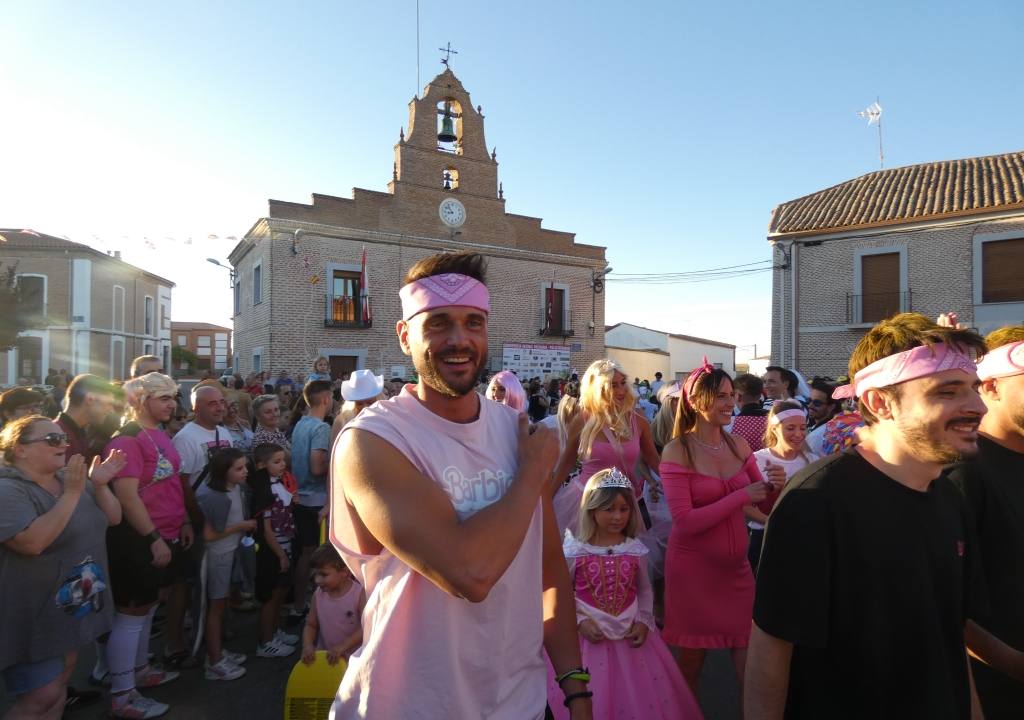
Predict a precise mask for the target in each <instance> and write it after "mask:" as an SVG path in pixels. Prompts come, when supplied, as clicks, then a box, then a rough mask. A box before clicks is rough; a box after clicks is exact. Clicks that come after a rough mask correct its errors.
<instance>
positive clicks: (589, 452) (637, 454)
mask: <svg viewBox="0 0 1024 720" xmlns="http://www.w3.org/2000/svg"><path fill="white" fill-rule="evenodd" d="M579 407H580V409H581V412H579V413H578V414H577V416H576V417H575V418H573V420H572V421H571V422H570V424H569V427H568V433H567V435H568V437H567V439H566V443H565V447H564V448H563V450H562V456H561V458H560V459H559V462H558V466H557V467H556V468H555V476H554V477H555V482H556V483H557V485H556V487H555V488H554V490H555V491H557V492H556V495H555V507H556V514H559V515H561V513H558V511H557V508H559V507H561V508H565V507H571V508H573V509H574V510H575V509H578V508H579V502H580V498H581V497H582V495H583V488H584V486H585V485H586V483H587V480H589V479H590V477H591V476H592V475H593V474H594V473H596V472H597V471H598V470H603V469H606V468H611V467H617V468H618V469H619V471H620V472H622V473H623V474H624V475H625V476H626V477H628V478H629V479H630V482H632V483H633V490H634V492H635V494H636V497H638V498H639V497H643V489H644V480H643V476H642V475H641V474H640V473H639V472H638V471H637V466H638V463H639V462H640V460H641V459H642V460H643V462H644V463H645V464H646V465H647V467H648V468H650V470H652V471H653V472H657V470H658V464H659V462H660V458H659V457H658V451H657V449H656V448H655V447H654V440H653V438H652V437H651V424H650V423H649V422H647V418H645V417H644V416H643V415H641V414H640V413H638V412H636V396H635V395H634V394H633V390H632V389H631V388H630V386H629V380H628V378H627V377H626V373H625V372H624V371H623V369H622V367H621V366H620V365H619V364H618V363H616V362H615V361H614V360H595V361H594V362H592V363H591V364H590V367H588V368H587V372H586V373H584V375H583V379H582V381H580V401H579ZM577 461H582V462H583V469H582V470H581V471H580V474H579V475H578V476H577V477H576V478H575V479H573V480H572V481H570V482H569V483H568V484H567V485H565V486H564V487H562V483H563V482H565V480H566V478H567V477H568V476H569V474H570V473H571V472H572V469H573V468H574V467H575V465H576V462H577ZM566 529H568V530H570V531H572V532H575V531H576V520H575V518H574V517H573V518H571V520H570V522H569V523H568V525H566V526H565V527H563V526H561V525H560V526H559V530H561V531H563V532H564V531H565V530H566Z"/></svg>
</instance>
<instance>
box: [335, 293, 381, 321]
mask: <svg viewBox="0 0 1024 720" xmlns="http://www.w3.org/2000/svg"><path fill="white" fill-rule="evenodd" d="M364 301H365V302H366V310H367V312H366V313H365V318H364V313H363V302H364ZM372 307H373V305H372V304H371V302H370V297H369V296H366V297H360V296H358V295H325V296H324V327H329V328H368V327H372V326H373V319H372V316H371V314H370V312H369V310H370V308H372Z"/></svg>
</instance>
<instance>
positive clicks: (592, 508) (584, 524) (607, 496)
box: [576, 468, 640, 543]
mask: <svg viewBox="0 0 1024 720" xmlns="http://www.w3.org/2000/svg"><path fill="white" fill-rule="evenodd" d="M612 470H613V468H608V469H606V470H598V471H597V472H596V473H594V474H593V475H591V476H590V479H589V480H587V485H586V487H585V488H583V497H582V498H581V499H580V518H579V531H578V534H577V535H576V539H577V540H579V541H580V542H585V543H588V542H590V541H591V540H593V539H594V537H595V536H596V535H597V523H595V522H594V513H595V512H596V511H598V510H602V509H604V508H606V507H608V506H609V505H611V504H612V501H614V500H615V498H616V497H618V496H619V495H621V496H622V497H623V498H625V500H626V504H627V505H629V520H628V521H627V522H626V527H625V528H623V530H622V534H623V535H625V536H626V537H630V538H632V537H636V533H637V528H638V527H639V524H640V507H639V506H638V505H637V503H636V497H635V496H634V495H633V490H632V488H621V487H614V488H599V487H597V485H598V483H600V482H601V481H602V480H603V479H604V478H606V477H608V475H609V474H610V473H611V471H612Z"/></svg>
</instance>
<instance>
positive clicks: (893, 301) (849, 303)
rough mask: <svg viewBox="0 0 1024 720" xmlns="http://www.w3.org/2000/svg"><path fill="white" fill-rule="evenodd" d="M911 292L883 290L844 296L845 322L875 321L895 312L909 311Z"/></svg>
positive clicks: (861, 322) (849, 323)
mask: <svg viewBox="0 0 1024 720" xmlns="http://www.w3.org/2000/svg"><path fill="white" fill-rule="evenodd" d="M911 309H912V307H911V293H910V291H909V290H907V291H906V292H885V293H867V294H865V295H849V294H848V295H847V296H846V324H847V325H860V324H866V323H876V322H879V321H881V320H885V319H886V318H887V317H892V316H893V315H895V314H896V313H901V312H909V311H910V310H911Z"/></svg>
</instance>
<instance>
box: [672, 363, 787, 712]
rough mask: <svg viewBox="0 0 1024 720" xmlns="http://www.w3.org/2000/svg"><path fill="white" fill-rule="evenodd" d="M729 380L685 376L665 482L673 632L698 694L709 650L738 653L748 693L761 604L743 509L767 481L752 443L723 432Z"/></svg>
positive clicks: (722, 375) (699, 372) (712, 373)
mask: <svg viewBox="0 0 1024 720" xmlns="http://www.w3.org/2000/svg"><path fill="white" fill-rule="evenodd" d="M732 408H733V389H732V380H731V379H730V378H729V374H728V373H726V372H725V371H723V370H716V369H715V368H714V367H712V366H711V365H710V364H708V362H707V359H706V358H705V360H704V365H703V366H701V367H700V368H697V369H696V370H694V371H693V372H692V373H690V376H689V377H688V378H687V380H686V382H685V384H684V385H683V390H682V393H681V398H680V403H679V410H678V412H677V413H676V424H675V431H674V432H673V436H674V439H673V440H672V441H671V442H670V443H669V444H668V445H666V446H665V449H664V451H663V452H662V456H661V457H662V460H661V478H662V482H663V484H664V487H665V497H666V499H667V500H668V506H669V508H670V510H671V511H672V520H673V524H672V531H671V534H670V535H669V542H668V550H667V557H666V560H665V629H664V632H663V633H662V636H663V637H664V638H665V641H666V642H668V643H669V644H670V645H675V646H677V647H678V649H679V655H678V662H679V668H680V670H682V672H683V677H685V678H686V681H687V682H688V683H689V685H690V688H691V689H692V690H693V691H694V693H696V692H697V683H698V680H699V678H700V672H701V668H702V667H703V665H704V655H705V652H706V651H707V650H708V649H709V648H730V649H731V650H732V657H733V664H734V665H735V668H736V675H737V679H738V681H739V686H740V688H742V687H743V665H744V663H745V662H746V654H747V652H746V648H747V642H748V640H749V638H750V625H751V618H752V615H753V608H754V576H753V574H752V573H751V570H750V563H749V562H748V561H747V528H746V523H745V522H744V516H743V507H744V506H745V505H750V504H751V503H756V502H760V501H761V500H764V498H765V497H766V496H767V494H768V485H766V484H765V483H764V482H763V481H762V477H761V473H760V472H759V471H758V469H757V464H756V462H755V460H754V457H753V455H752V454H751V452H750V446H749V445H748V444H747V442H746V440H744V439H743V438H741V437H739V436H737V435H730V434H729V433H727V432H725V431H724V430H723V428H724V427H725V426H726V425H728V424H729V422H730V421H731V420H732Z"/></svg>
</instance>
